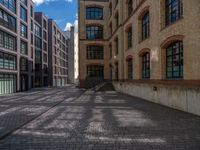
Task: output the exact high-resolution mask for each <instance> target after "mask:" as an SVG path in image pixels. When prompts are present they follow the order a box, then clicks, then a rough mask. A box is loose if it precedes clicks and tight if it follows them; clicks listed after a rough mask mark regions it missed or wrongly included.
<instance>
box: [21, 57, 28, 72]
mask: <svg viewBox="0 0 200 150" xmlns="http://www.w3.org/2000/svg"><path fill="white" fill-rule="evenodd" d="M20 70H21V71H28V60H27V59H26V58H21V59H20Z"/></svg>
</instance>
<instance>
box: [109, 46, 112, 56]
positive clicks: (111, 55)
mask: <svg viewBox="0 0 200 150" xmlns="http://www.w3.org/2000/svg"><path fill="white" fill-rule="evenodd" d="M109 48H110V59H112V45H109Z"/></svg>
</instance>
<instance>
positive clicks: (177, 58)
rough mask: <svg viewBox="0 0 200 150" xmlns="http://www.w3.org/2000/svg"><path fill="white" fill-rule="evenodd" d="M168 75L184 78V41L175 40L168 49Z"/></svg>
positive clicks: (169, 76)
mask: <svg viewBox="0 0 200 150" xmlns="http://www.w3.org/2000/svg"><path fill="white" fill-rule="evenodd" d="M166 77H167V78H183V43H182V42H175V43H172V44H171V45H169V46H168V47H167V49H166Z"/></svg>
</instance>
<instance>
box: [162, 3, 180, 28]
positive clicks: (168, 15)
mask: <svg viewBox="0 0 200 150" xmlns="http://www.w3.org/2000/svg"><path fill="white" fill-rule="evenodd" d="M182 15H183V7H182V0H165V24H166V26H167V25H170V24H172V23H173V22H175V21H177V20H179V19H180V18H181V17H182Z"/></svg>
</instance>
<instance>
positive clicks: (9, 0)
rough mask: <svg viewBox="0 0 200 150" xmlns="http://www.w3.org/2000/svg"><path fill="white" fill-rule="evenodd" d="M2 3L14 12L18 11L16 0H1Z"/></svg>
mask: <svg viewBox="0 0 200 150" xmlns="http://www.w3.org/2000/svg"><path fill="white" fill-rule="evenodd" d="M0 3H1V4H3V5H4V6H5V7H7V8H8V9H9V10H11V11H12V12H14V13H16V0H0Z"/></svg>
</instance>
